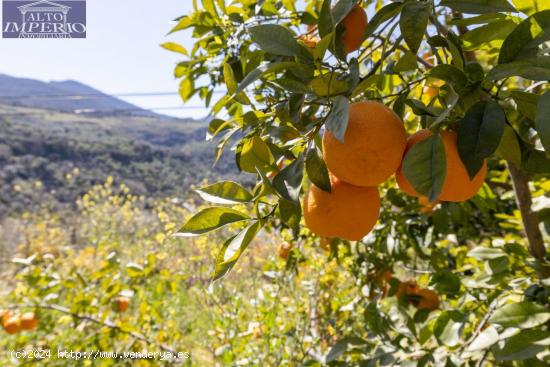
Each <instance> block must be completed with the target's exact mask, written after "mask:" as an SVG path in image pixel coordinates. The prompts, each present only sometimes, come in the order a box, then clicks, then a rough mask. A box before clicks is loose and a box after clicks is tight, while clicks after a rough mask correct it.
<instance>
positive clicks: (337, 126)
mask: <svg viewBox="0 0 550 367" xmlns="http://www.w3.org/2000/svg"><path fill="white" fill-rule="evenodd" d="M348 117H349V100H348V99H347V98H346V97H344V96H337V97H335V98H333V99H332V109H331V111H330V113H329V114H328V116H327V120H326V127H327V129H328V130H329V131H330V132H331V133H332V134H333V135H334V137H335V138H336V139H338V140H339V141H341V142H342V143H343V142H344V136H345V135H346V130H347V128H348Z"/></svg>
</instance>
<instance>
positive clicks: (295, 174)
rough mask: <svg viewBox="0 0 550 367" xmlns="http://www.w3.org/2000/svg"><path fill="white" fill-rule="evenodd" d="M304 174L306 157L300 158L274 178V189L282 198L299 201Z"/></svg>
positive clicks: (301, 156)
mask: <svg viewBox="0 0 550 367" xmlns="http://www.w3.org/2000/svg"><path fill="white" fill-rule="evenodd" d="M303 174H304V156H303V155H302V154H300V155H299V156H298V158H296V160H295V161H294V162H292V163H291V164H289V165H288V166H286V167H285V168H283V169H282V170H281V172H279V173H278V174H277V175H276V176H275V177H274V178H273V187H275V189H276V190H277V192H278V193H279V194H281V196H282V197H283V198H285V199H287V200H289V201H295V202H297V201H299V199H300V189H301V187H302V178H303Z"/></svg>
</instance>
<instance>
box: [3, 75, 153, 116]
mask: <svg viewBox="0 0 550 367" xmlns="http://www.w3.org/2000/svg"><path fill="white" fill-rule="evenodd" d="M0 101H1V103H2V104H6V105H15V106H25V107H38V108H46V109H50V110H56V111H62V112H79V111H86V112H87V113H93V114H96V115H99V114H113V113H117V114H125V115H134V116H135V115H138V116H149V117H159V115H157V114H155V113H154V112H151V111H147V110H143V109H140V108H138V107H137V106H134V105H132V104H130V103H127V102H124V101H122V100H120V99H118V98H115V97H112V96H109V95H107V94H105V93H103V92H100V91H99V90H97V89H94V88H92V87H90V86H87V85H85V84H82V83H79V82H77V81H74V80H65V81H50V82H42V81H39V80H34V79H27V78H15V77H12V76H9V75H5V74H0Z"/></svg>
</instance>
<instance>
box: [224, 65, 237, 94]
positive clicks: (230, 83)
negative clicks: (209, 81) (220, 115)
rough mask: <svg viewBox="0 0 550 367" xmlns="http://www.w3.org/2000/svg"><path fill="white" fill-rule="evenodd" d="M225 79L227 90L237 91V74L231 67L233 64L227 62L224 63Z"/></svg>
mask: <svg viewBox="0 0 550 367" xmlns="http://www.w3.org/2000/svg"><path fill="white" fill-rule="evenodd" d="M223 79H224V81H225V85H226V86H227V92H228V93H229V94H233V93H235V91H236V90H237V87H238V85H237V82H236V81H235V75H234V73H233V69H232V68H231V65H230V64H229V63H227V62H225V63H224V64H223Z"/></svg>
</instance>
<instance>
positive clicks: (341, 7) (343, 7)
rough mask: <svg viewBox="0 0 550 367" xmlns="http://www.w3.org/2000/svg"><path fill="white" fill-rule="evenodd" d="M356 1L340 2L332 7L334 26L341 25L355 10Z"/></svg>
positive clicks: (342, 0)
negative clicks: (352, 10)
mask: <svg viewBox="0 0 550 367" xmlns="http://www.w3.org/2000/svg"><path fill="white" fill-rule="evenodd" d="M355 3H356V0H338V1H337V2H336V4H334V6H333V7H332V19H333V20H334V24H335V25H336V24H339V23H340V22H341V21H342V20H344V18H345V17H346V15H348V13H349V12H350V11H351V9H353V6H354V5H355Z"/></svg>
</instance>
